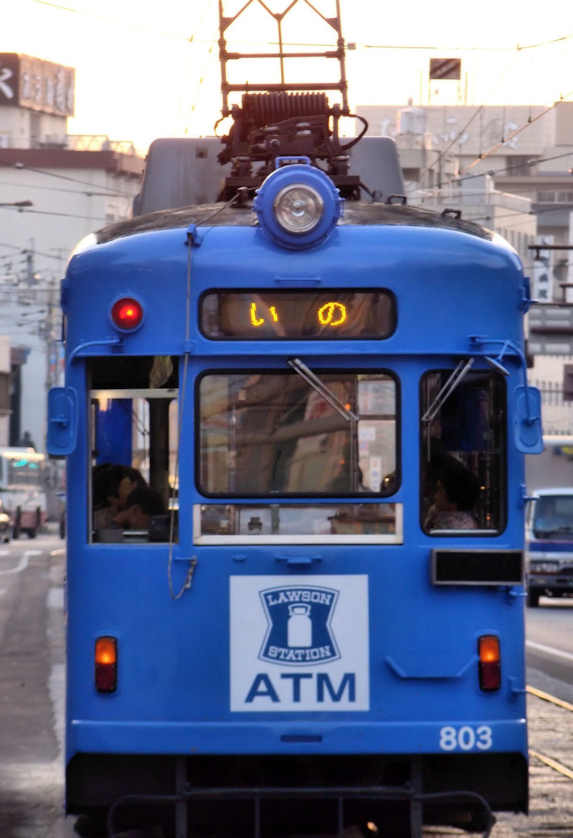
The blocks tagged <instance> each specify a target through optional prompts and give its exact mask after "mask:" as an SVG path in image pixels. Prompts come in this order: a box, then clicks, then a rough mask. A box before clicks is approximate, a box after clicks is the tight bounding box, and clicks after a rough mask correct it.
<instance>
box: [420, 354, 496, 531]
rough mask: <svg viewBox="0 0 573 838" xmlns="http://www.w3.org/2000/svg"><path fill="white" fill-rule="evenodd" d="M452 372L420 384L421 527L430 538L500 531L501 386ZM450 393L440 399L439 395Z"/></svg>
mask: <svg viewBox="0 0 573 838" xmlns="http://www.w3.org/2000/svg"><path fill="white" fill-rule="evenodd" d="M451 381H452V370H440V371H437V372H429V373H426V375H424V376H423V377H422V382H421V428H420V438H421V441H422V450H421V475H420V477H421V481H420V482H421V509H420V517H421V525H422V528H423V530H424V531H425V532H427V533H429V534H438V533H446V534H448V533H449V534H456V533H458V534H464V535H471V534H472V533H473V534H476V535H478V534H483V533H484V532H486V533H495V532H500V531H501V530H503V528H504V526H505V508H506V483H505V473H506V469H505V446H506V441H505V426H506V407H505V382H504V379H503V377H502V376H501V375H499V374H498V373H493V372H489V371H488V372H469V373H468V374H467V375H465V376H464V377H463V379H462V380H461V381H460V382H459V383H458V384H457V386H454V387H453V388H450V387H449V386H448V385H450V384H451ZM448 392H449V395H447V396H446V397H445V398H444V395H445V394H447V393H448Z"/></svg>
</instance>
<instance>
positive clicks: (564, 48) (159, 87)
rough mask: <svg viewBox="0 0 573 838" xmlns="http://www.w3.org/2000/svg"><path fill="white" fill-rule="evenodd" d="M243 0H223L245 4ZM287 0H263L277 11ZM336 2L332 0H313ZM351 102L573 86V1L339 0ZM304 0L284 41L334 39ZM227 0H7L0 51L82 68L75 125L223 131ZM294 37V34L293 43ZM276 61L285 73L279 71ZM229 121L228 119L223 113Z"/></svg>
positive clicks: (234, 31)
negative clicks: (445, 68)
mask: <svg viewBox="0 0 573 838" xmlns="http://www.w3.org/2000/svg"><path fill="white" fill-rule="evenodd" d="M245 2H246V0H224V8H225V13H226V14H227V15H233V14H235V13H236V12H237V11H238V9H239V8H241V7H242V6H243V5H244V3H245ZM289 2H290V0H266V3H267V5H268V6H269V7H270V8H271V9H272V10H273V11H275V12H280V11H283V10H284V9H285V8H286V6H287V5H288V3H289ZM312 2H313V4H314V5H315V6H316V7H317V8H319V10H320V11H322V13H323V14H325V15H328V14H329V13H331V12H332V11H334V10H335V8H336V5H335V0H312ZM340 3H341V18H342V27H343V35H344V38H345V40H346V43H347V44H355V48H354V49H350V50H348V51H347V59H346V60H347V77H348V83H349V99H350V104H351V108H356V107H358V106H359V105H372V104H388V105H406V104H407V103H408V100H410V99H411V100H412V102H413V103H414V104H418V105H420V104H421V105H424V104H430V103H431V104H455V103H458V104H468V105H476V106H477V105H481V104H486V105H488V104H490V105H494V104H506V105H511V104H534V105H551V104H552V103H553V102H554V101H556V100H558V99H560V98H565V99H573V3H572V2H566V0H544V2H542V3H540V2H539V0H535V1H534V0H480V2H479V3H468V2H459V0H433V2H429V0H424V2H422V0H408V2H407V3H401V4H400V3H395V2H394V3H390V2H388V0H340ZM317 21H318V18H317V17H316V16H315V15H313V14H312V13H311V10H310V9H309V7H308V5H307V4H306V0H299V3H298V4H297V6H296V7H295V8H294V9H293V11H292V12H290V13H289V15H288V16H287V18H285V22H284V41H285V43H286V44H288V45H291V44H297V45H299V46H298V47H297V48H298V49H300V50H302V49H305V48H306V46H305V45H306V44H323V45H325V46H324V47H323V48H327V46H326V45H328V46H330V45H332V44H333V43H334V38H333V35H334V32H333V30H332V29H331V27H329V26H328V25H327V24H325V23H323V22H322V21H319V25H317ZM227 35H228V43H229V47H230V48H234V49H238V50H242V51H245V50H246V51H249V50H250V51H255V50H258V51H260V50H265V49H269V48H270V49H272V46H270V44H272V43H273V42H276V39H277V35H276V24H275V23H274V21H273V19H272V18H270V17H269V15H267V14H266V13H265V12H264V10H262V8H261V7H260V6H259V5H258V0H254V2H253V3H252V5H251V6H250V7H249V10H248V13H245V15H244V17H242V18H241V19H240V20H238V21H237V22H236V23H235V24H233V26H231V27H229V29H228V30H227ZM218 37H219V32H218V0H160V2H157V1H156V2H151V0H0V52H19V53H24V54H27V55H32V56H35V57H38V58H44V59H46V60H49V61H54V62H55V63H58V64H64V65H66V66H71V67H74V68H75V69H76V106H75V116H74V117H73V118H71V119H70V120H69V124H68V132H69V133H71V134H104V135H107V136H109V137H110V139H112V140H129V141H132V142H133V143H134V144H135V146H136V148H137V149H138V151H140V152H141V153H145V151H146V149H147V147H148V145H149V143H150V142H151V141H152V140H153V139H155V138H156V137H160V136H163V137H167V136H171V137H175V136H199V135H209V134H212V133H213V125H214V123H215V121H216V119H217V118H218V117H219V115H220V107H221V94H220V74H219V60H218V47H217V40H218ZM293 48H294V47H293ZM431 57H434V58H451V57H459V58H461V59H462V80H461V83H460V84H459V85H458V83H457V82H441V83H438V84H434V85H431V86H430V84H429V80H428V64H429V59H430V58H431ZM334 64H335V62H332V61H321V62H318V61H314V60H311V59H306V60H305V61H304V62H303V61H300V60H296V61H295V60H292V61H291V62H288V66H289V68H290V71H289V72H290V75H287V79H288V78H291V79H292V80H295V79H296V80H300V81H302V80H306V81H311V80H312V81H314V80H317V79H320V80H325V79H327V78H332V70H333V68H334ZM229 71H230V72H231V74H233V75H232V80H235V79H236V80H242V81H244V80H245V79H248V80H250V81H252V82H254V81H255V80H257V79H260V80H263V79H264V80H278V77H277V76H276V73H277V72H278V70H277V66H276V65H275V64H273V66H272V67H270V66H269V65H265V66H263V63H262V62H253V61H251V62H248V63H243V64H242V65H241V67H239V65H238V62H233V66H231V67H229ZM273 74H274V75H273ZM222 127H224V126H222Z"/></svg>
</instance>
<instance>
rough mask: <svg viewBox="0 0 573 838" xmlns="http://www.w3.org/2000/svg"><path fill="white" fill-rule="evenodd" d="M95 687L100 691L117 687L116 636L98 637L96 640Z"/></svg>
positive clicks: (113, 689) (107, 691)
mask: <svg viewBox="0 0 573 838" xmlns="http://www.w3.org/2000/svg"><path fill="white" fill-rule="evenodd" d="M94 662H95V688H96V690H97V691H98V692H100V693H112V692H115V690H116V689H117V640H116V638H115V637H109V636H105V637H98V638H97V639H96V642H95V654H94Z"/></svg>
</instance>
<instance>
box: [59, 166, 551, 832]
mask: <svg viewBox="0 0 573 838" xmlns="http://www.w3.org/2000/svg"><path fill="white" fill-rule="evenodd" d="M528 294H529V292H528V285H527V281H526V279H525V278H524V276H523V273H522V269H521V265H520V263H519V261H518V259H517V257H516V255H515V253H514V252H512V251H511V250H510V249H509V248H508V247H507V246H506V245H505V244H504V243H503V242H501V241H497V240H492V238H491V237H490V236H489V235H488V234H487V233H486V232H485V231H483V230H481V229H480V228H473V227H472V225H470V224H466V223H465V222H463V221H460V220H457V219H452V218H448V217H441V216H434V215H433V214H431V213H426V212H420V211H417V210H414V209H410V208H408V207H405V206H402V205H398V206H396V205H390V206H388V205H385V204H375V203H372V204H358V205H356V206H353V207H350V208H345V214H344V215H343V216H342V217H341V215H340V200H339V198H338V195H337V194H336V191H335V190H334V188H333V186H332V183H331V182H330V180H329V178H328V177H327V175H326V174H324V173H323V172H321V171H319V170H318V169H316V168H313V167H311V166H310V165H309V164H308V163H305V162H298V163H294V164H290V165H285V166H279V167H278V168H277V169H276V170H275V171H274V172H273V173H271V174H270V175H269V177H268V178H267V179H266V181H265V182H264V184H263V186H262V187H261V189H260V190H259V192H258V194H257V197H256V200H255V202H254V210H253V209H252V208H251V207H248V206H247V207H239V208H233V207H224V208H222V209H220V211H219V212H218V213H217V214H214V212H213V209H212V208H204V207H202V208H187V209H185V210H173V211H165V212H160V213H156V214H155V215H152V216H142V217H140V218H135V219H134V220H133V221H132V222H129V223H128V224H127V227H126V226H120V227H118V228H107V229H106V230H104V231H103V232H102V233H101V234H100V236H99V243H97V244H93V245H92V246H91V247H88V248H87V249H85V250H83V252H81V253H78V254H77V255H75V256H74V257H73V258H72V259H71V262H70V264H69V268H68V272H67V276H66V279H65V280H64V283H63V293H62V304H63V310H64V313H65V318H66V330H67V334H66V346H67V384H66V387H65V388H62V389H57V390H54V391H52V392H51V395H50V410H49V413H50V431H49V435H50V448H51V450H52V453H59V454H67V455H68V474H69V479H68V485H69V496H68V510H69V512H68V521H69V533H68V545H69V556H68V603H69V624H68V700H67V762H66V766H67V767H66V771H67V793H66V794H67V807H68V810H69V811H70V812H78V813H80V812H84V813H85V812H92V813H97V812H101V811H103V810H107V809H109V807H110V806H113V805H115V804H117V807H116V808H115V809H114V817H115V816H116V815H117V818H119V819H120V821H121V816H122V813H123V812H124V810H125V812H129V811H130V810H132V809H134V808H138V806H139V807H143V808H146V807H147V808H151V809H155V808H157V807H159V808H160V809H161V806H160V804H161V803H162V802H163V800H168V801H169V800H170V801H173V802H174V803H175V806H174V811H177V809H178V807H179V809H181V808H182V802H181V801H186V803H185V810H186V811H185V813H184V814H181V818H182V819H183V822H184V823H186V824H188V825H189V828H191V827H192V828H193V829H194V830H195V831H199V833H200V832H201V830H202V829H204V830H207V831H210V830H211V829H212V828H215V827H213V826H212V825H213V824H215V825H216V827H217V828H222V829H225V830H226V831H227V833H229V834H230V832H232V828H233V827H236V828H237V831H238V832H241V831H242V830H243V827H244V828H245V829H246V832H247V834H272V833H269V831H268V830H269V824H272V828H273V830H275V831H277V830H278V825H282V826H284V828H285V829H286V830H287V834H288V831H289V830H290V831H291V832H292V831H300V830H302V829H311V830H312V829H316V830H320V831H321V832H329V831H330V832H332V831H336V830H337V829H340V828H341V826H342V825H344V826H347V825H348V824H360V823H370V824H371V825H372V824H378V825H380V824H384V823H385V818H386V817H394V816H395V814H396V811H399V810H400V809H401V808H402V809H403V808H404V807H407V809H408V818H409V819H410V822H412V820H413V819H415V817H416V815H415V813H414V814H412V810H415V809H416V806H417V807H418V809H419V812H418V815H417V817H419V818H420V819H421V818H423V819H424V821H428V820H429V821H430V822H431V821H432V820H434V821H435V820H437V821H438V822H447V823H450V822H452V823H455V822H458V820H459V815H460V810H461V809H463V808H464V807H465V808H466V809H467V807H469V809H470V810H472V811H473V814H474V816H475V817H474V822H475V823H477V824H479V823H480V822H481V823H482V825H483V818H482V819H481V821H480V817H481V816H480V814H479V812H480V811H481V809H480V807H481V805H482V798H483V799H485V800H486V801H487V802H488V803H489V804H490V805H491V806H492V807H493V808H499V809H510V810H520V811H524V810H526V809H527V730H526V720H525V696H524V687H525V683H524V637H523V633H524V611H523V595H524V592H523V584H522V583H523V552H522V551H523V491H522V485H523V480H524V478H523V453H524V452H527V451H532V452H534V451H536V450H538V448H539V440H540V422H539V402H538V399H537V398H536V391H535V390H534V389H532V388H528V387H527V386H526V383H525V360H524V356H523V336H522V318H523V313H524V310H525V308H526V306H527V302H528ZM113 461H116V462H120V463H126V464H129V465H131V466H135V467H137V468H139V469H140V471H141V472H142V473H143V474H144V475H145V476H146V477H147V480H148V481H149V483H150V484H151V486H152V487H153V488H154V489H155V490H156V492H158V493H161V494H162V496H163V498H164V502H165V512H164V514H163V515H151V516H149V520H148V522H147V526H145V527H143V528H139V529H128V528H118V527H113V525H112V526H107V527H101V528H99V529H98V527H96V525H95V524H96V516H95V513H94V511H93V498H92V488H91V487H92V474H91V472H92V470H93V469H94V468H96V467H97V464H98V463H100V462H113ZM448 469H450V470H453V472H455V477H456V480H457V484H456V485H457V488H458V489H460V491H461V493H462V495H463V493H464V491H466V495H467V484H468V482H469V485H470V494H471V499H470V500H471V503H470V502H469V501H467V502H463V503H460V504H459V505H458V506H456V498H455V497H453V496H452V495H453V493H452V491H451V489H450V485H449V483H448V481H449V479H450V478H449V477H448V476H447V475H448ZM455 482H456V481H455V480H454V483H455ZM464 483H465V484H466V485H465V489H464V488H463V484H464ZM460 487H462V488H460ZM448 493H449V494H448ZM440 494H442V495H447V496H448V497H449V498H450V503H449V505H448V504H446V507H445V508H446V509H447V510H448V514H446V515H445V516H444V515H443V514H442V516H441V517H440V515H439V514H436V504H437V499H438V497H439V495H440ZM432 516H433V517H432ZM219 800H225V801H226V804H225V806H221V805H220V804H219V803H218V801H219ZM136 804H137V805H136ZM187 804H188V805H187ZM172 808H173V807H169V806H166V807H165V809H166V811H167V810H169V811H170V812H171V809H172ZM387 812H389V813H390V814H388V815H387V814H386V813H387ZM461 822H463V818H462V821H461ZM209 825H211V826H209ZM245 825H246V826H245ZM110 829H111V827H110ZM253 831H254V832H253ZM110 834H112V833H111V832H110ZM178 834H187V833H186V832H180V833H178ZM395 834H399V833H398V832H396V833H395ZM411 834H417V833H415V831H413V832H412V833H411Z"/></svg>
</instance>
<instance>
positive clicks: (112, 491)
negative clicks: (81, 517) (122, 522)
mask: <svg viewBox="0 0 573 838" xmlns="http://www.w3.org/2000/svg"><path fill="white" fill-rule="evenodd" d="M123 477H124V466H120V465H114V464H113V463H102V464H101V465H98V466H95V468H94V469H93V472H92V498H93V510H94V514H93V526H94V529H96V530H102V529H109V528H113V527H116V526H117V524H115V523H114V520H113V519H114V518H115V516H116V515H117V513H118V512H119V494H118V486H119V484H120V482H121V480H122V478H123Z"/></svg>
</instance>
